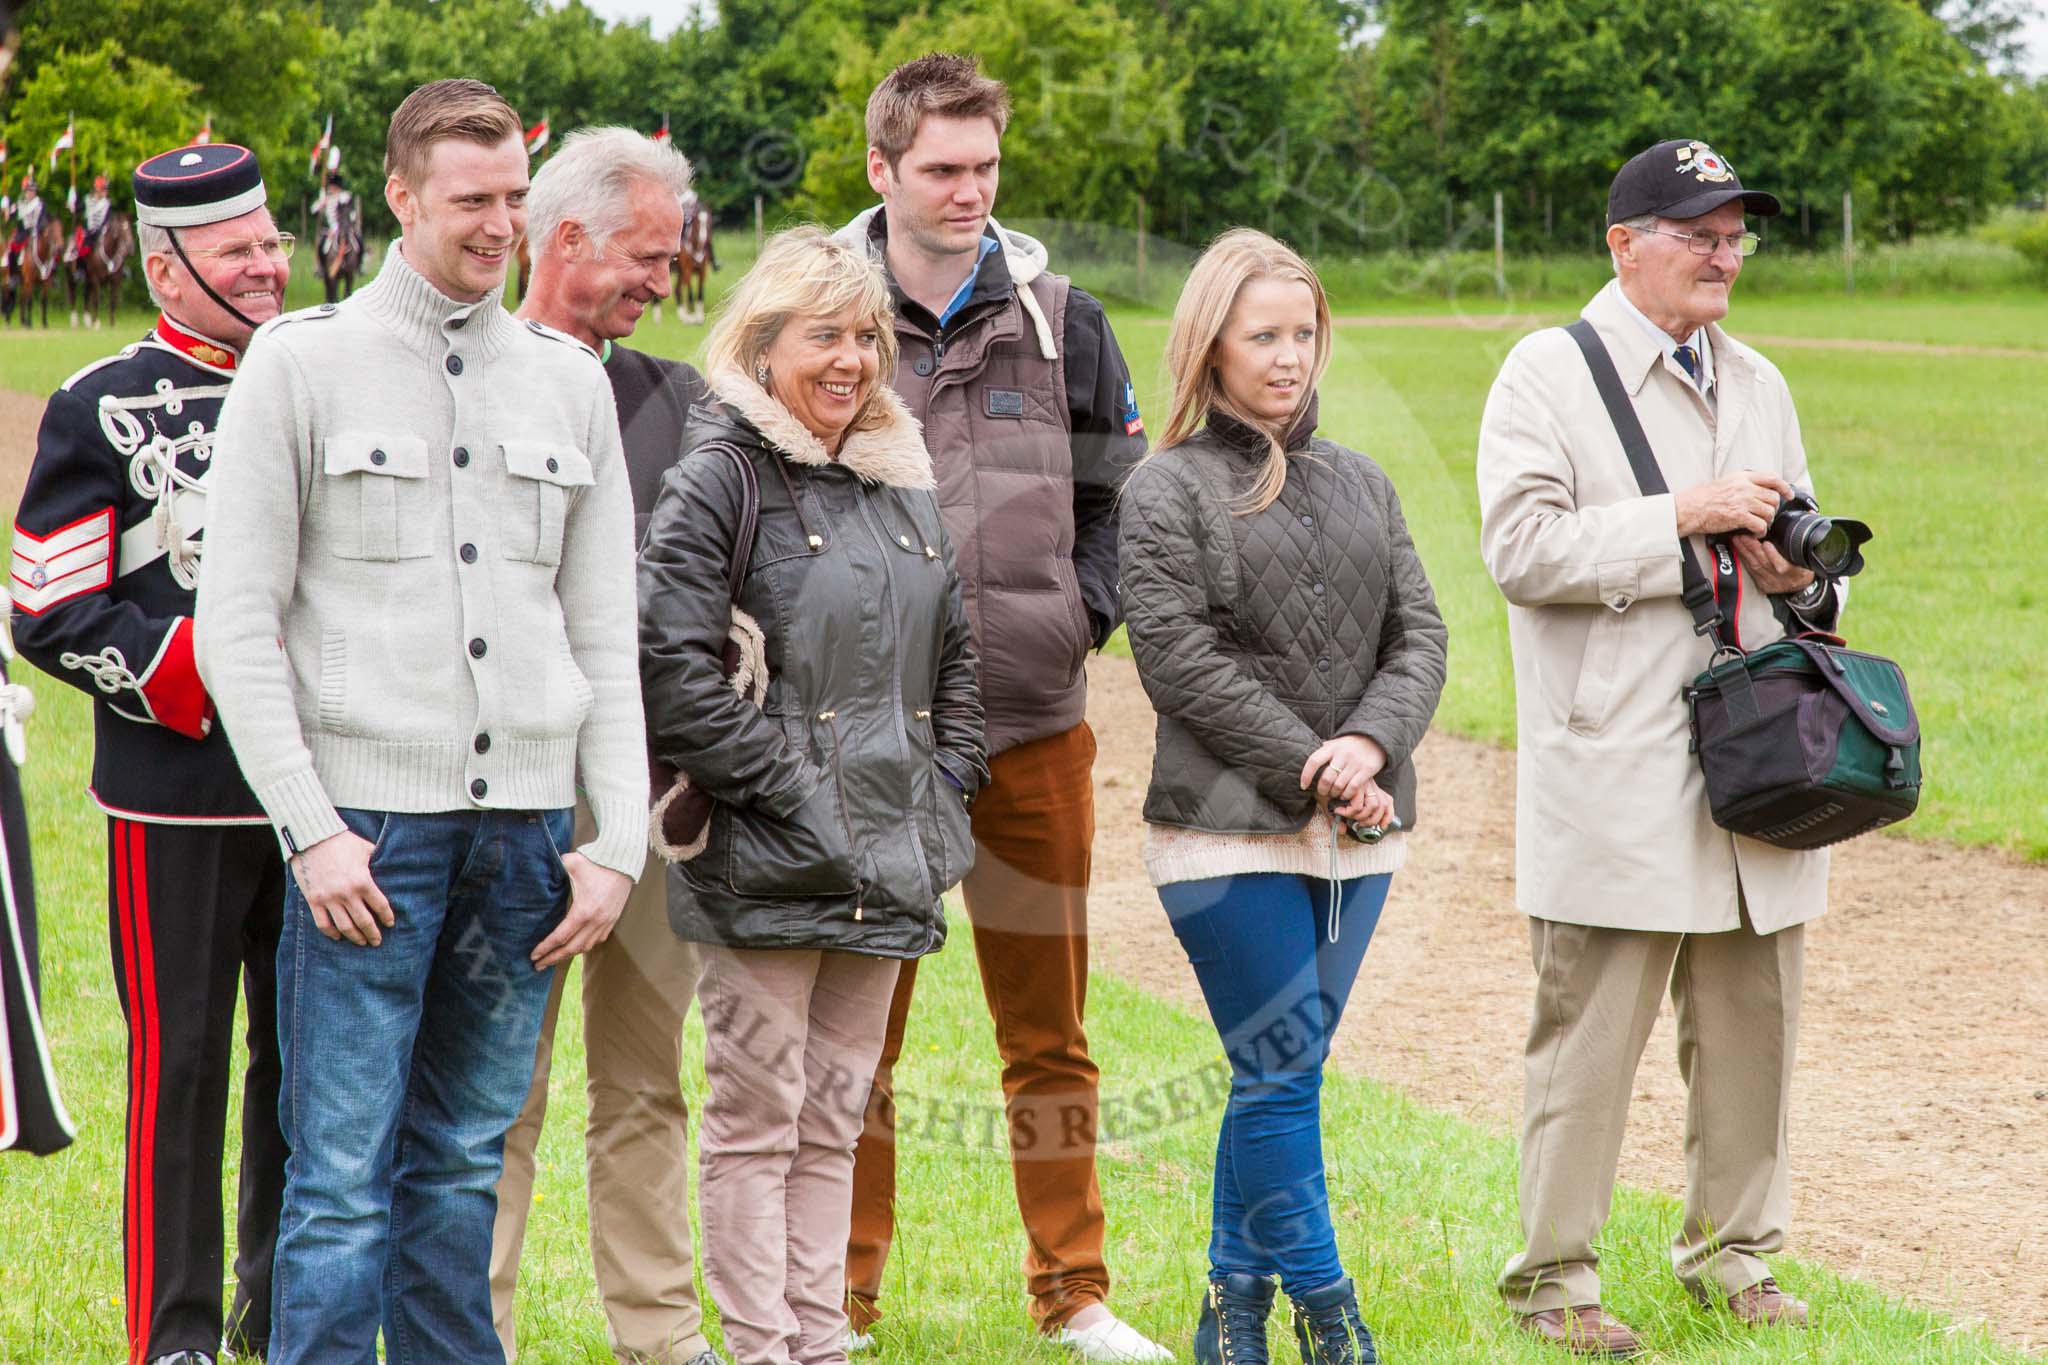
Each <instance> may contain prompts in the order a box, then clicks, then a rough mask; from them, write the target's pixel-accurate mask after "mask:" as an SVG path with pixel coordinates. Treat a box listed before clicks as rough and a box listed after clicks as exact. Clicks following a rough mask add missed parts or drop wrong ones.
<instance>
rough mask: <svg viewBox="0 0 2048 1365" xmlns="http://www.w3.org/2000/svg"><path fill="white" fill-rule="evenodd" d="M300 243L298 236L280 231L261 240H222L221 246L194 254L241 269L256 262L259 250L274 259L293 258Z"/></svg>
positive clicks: (284, 259)
mask: <svg viewBox="0 0 2048 1365" xmlns="http://www.w3.org/2000/svg"><path fill="white" fill-rule="evenodd" d="M298 244H299V239H298V238H296V237H294V236H292V235H291V234H290V233H289V232H280V233H278V234H277V236H275V237H266V238H265V239H264V240H262V241H260V242H222V243H221V244H220V245H219V246H210V247H208V248H206V250H204V251H195V252H193V253H192V254H193V255H194V256H205V257H208V258H210V259H212V260H216V261H219V262H220V263H221V264H222V265H225V266H231V267H233V268H235V269H241V268H243V267H245V266H250V265H254V264H255V263H256V253H257V252H258V251H261V252H262V253H263V254H264V255H266V256H268V257H269V258H270V259H271V260H273V261H288V260H290V259H291V258H292V248H294V247H296V246H297V245H298Z"/></svg>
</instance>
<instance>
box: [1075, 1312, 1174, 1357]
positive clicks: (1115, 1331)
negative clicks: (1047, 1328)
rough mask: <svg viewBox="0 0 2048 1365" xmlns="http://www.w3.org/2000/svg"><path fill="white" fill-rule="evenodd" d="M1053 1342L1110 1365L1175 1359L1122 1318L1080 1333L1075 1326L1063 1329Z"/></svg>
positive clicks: (1098, 1324)
mask: <svg viewBox="0 0 2048 1365" xmlns="http://www.w3.org/2000/svg"><path fill="white" fill-rule="evenodd" d="M1053 1340H1054V1341H1056V1342H1058V1343H1059V1344H1060V1345H1062V1346H1064V1347H1066V1348H1067V1349H1068V1350H1070V1351H1072V1352H1073V1353H1074V1354H1075V1355H1077V1356H1079V1357H1081V1359H1083V1360H1098V1361H1104V1362H1107V1365H1140V1363H1141V1362H1146V1361H1161V1360H1172V1359H1173V1352H1171V1351H1169V1350H1167V1349H1166V1348H1165V1347H1164V1346H1161V1345H1160V1344H1159V1343H1158V1342H1156V1341H1150V1340H1148V1339H1146V1337H1145V1335H1144V1333H1142V1332H1140V1331H1138V1329H1137V1328H1135V1327H1133V1326H1131V1325H1130V1324H1129V1323H1127V1322H1125V1321H1124V1320H1123V1319H1122V1318H1114V1317H1112V1318H1106V1319H1104V1320H1103V1321H1101V1322H1098V1323H1096V1324H1095V1325H1094V1326H1093V1327H1084V1328H1082V1329H1081V1330H1080V1331H1078V1332H1077V1331H1075V1330H1074V1329H1073V1328H1071V1327H1062V1328H1060V1330H1059V1331H1058V1332H1056V1333H1054V1334H1053Z"/></svg>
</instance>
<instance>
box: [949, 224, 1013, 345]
mask: <svg viewBox="0 0 2048 1365" xmlns="http://www.w3.org/2000/svg"><path fill="white" fill-rule="evenodd" d="M1000 245H1002V244H1001V243H1000V242H998V241H996V239H995V238H993V237H988V236H984V237H983V238H982V239H981V251H980V253H979V254H978V255H976V256H975V258H974V268H973V269H972V270H969V271H968V272H967V278H966V279H964V280H962V281H960V287H959V288H958V289H957V290H955V291H954V292H953V299H952V301H951V302H950V303H948V304H947V305H946V308H945V311H944V312H942V313H940V314H939V326H941V327H944V326H945V325H946V323H947V321H948V320H950V319H951V318H952V316H953V314H955V313H957V312H959V311H960V310H961V309H962V308H965V307H966V306H967V300H968V299H970V298H972V297H973V296H974V282H975V281H976V280H978V279H980V278H981V263H982V262H983V261H985V260H987V259H988V253H989V252H991V251H994V250H995V249H996V248H997V247H998V246H1000Z"/></svg>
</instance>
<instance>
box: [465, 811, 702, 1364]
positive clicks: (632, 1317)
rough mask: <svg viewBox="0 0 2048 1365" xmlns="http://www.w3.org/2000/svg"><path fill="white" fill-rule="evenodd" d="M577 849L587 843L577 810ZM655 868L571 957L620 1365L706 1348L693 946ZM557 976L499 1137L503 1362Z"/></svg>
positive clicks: (601, 1239)
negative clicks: (515, 1114)
mask: <svg viewBox="0 0 2048 1365" xmlns="http://www.w3.org/2000/svg"><path fill="white" fill-rule="evenodd" d="M576 814H577V836H576V837H577V841H578V842H579V843H581V842H583V841H584V840H585V839H587V838H588V837H589V835H590V820H589V812H588V811H587V810H585V809H584V808H583V807H582V806H581V805H580V804H579V805H578V807H577V812H576ZM667 886H668V876H667V867H666V865H665V864H663V863H662V862H661V860H660V859H658V858H652V857H650V858H649V859H648V860H647V866H646V868H645V869H644V870H643V871H642V872H641V874H640V880H639V882H638V883H637V884H636V885H635V886H634V888H633V893H632V895H631V896H630V897H628V898H627V901H626V908H625V911H624V912H623V913H622V914H621V915H620V916H619V922H618V924H617V925H616V926H615V927H614V928H613V930H612V934H611V937H610V938H608V939H606V940H605V941H604V942H603V943H601V944H599V945H598V946H597V947H595V948H593V949H591V950H590V952H588V953H586V954H584V956H583V1046H584V1053H585V1059H586V1067H587V1071H588V1077H589V1079H588V1083H587V1084H588V1093H589V1096H590V1121H589V1125H588V1127H586V1128H585V1130H584V1135H583V1151H584V1159H585V1163H586V1165H587V1167H588V1172H589V1182H590V1255H591V1261H592V1262H593V1264H594V1267H595V1269H596V1272H597V1288H598V1293H599V1295H600V1296H601V1297H602V1298H603V1300H604V1313H605V1336H606V1339H607V1340H608V1341H609V1342H610V1343H611V1348H612V1354H613V1356H614V1357H615V1358H616V1359H618V1360H619V1361H621V1362H623V1365H645V1363H648V1362H651V1363H652V1365H684V1362H687V1361H689V1360H692V1359H694V1358H695V1357H696V1356H698V1355H700V1354H701V1353H702V1352H704V1351H706V1350H708V1349H709V1343H707V1342H706V1341H705V1339H704V1328H703V1313H702V1311H701V1310H700V1309H699V1307H698V1302H697V1277H696V1265H695V1258H694V1256H693V1255H692V1249H691V1245H690V1203H689V1200H690V1175H689V1142H688V1131H689V1121H690V1112H689V1109H688V1107H687V1106H686V1105H685V1103H684V1101H683V1091H682V1083H681V1081H680V1079H679V1077H678V1072H679V1070H680V1068H681V1066H682V1034H683V1017H684V1016H685V1015H686V1014H688V1013H689V1009H690V998H691V996H692V995H693V994H694V993H695V991H696V986H697V972H698V961H697V949H696V945H695V944H691V943H684V942H682V941H681V940H679V939H678V938H676V936H675V935H674V934H673V933H671V932H670V931H669V927H668V900H667ZM568 975H569V974H568V972H567V970H566V969H565V970H563V971H559V972H556V973H555V987H554V992H553V993H552V994H551V995H550V996H549V997H548V1010H547V1018H546V1022H545V1023H544V1024H543V1025H542V1027H541V1033H540V1051H539V1053H538V1054H537V1055H536V1057H535V1058H534V1068H533V1088H532V1089H531V1090H529V1091H528V1092H527V1096H526V1107H525V1108H524V1109H523V1110H521V1111H520V1114H519V1118H518V1119H517V1121H515V1122H514V1123H513V1125H512V1129H511V1131H510V1132H508V1133H506V1135H505V1173H504V1175H503V1176H502V1177H501V1178H500V1179H499V1181H498V1221H497V1226H496V1228H495V1229H494V1231H493V1236H492V1239H491V1313H492V1316H493V1317H494V1319H495V1320H496V1325H497V1329H498V1340H499V1341H500V1342H501V1343H503V1345H504V1348H505V1359H506V1360H507V1361H512V1360H516V1359H518V1350H517V1342H516V1341H515V1339H514V1335H513V1304H512V1292H513V1286H514V1284H515V1282H516V1281H517V1280H518V1278H519V1253H520V1249H521V1247H522V1245H523V1244H524V1242H525V1240H526V1219H527V1214H528V1212H529V1210H530V1209H531V1208H532V1205H533V1167H534V1148H535V1147H536V1146H537V1145H538V1143H539V1141H540V1129H541V1122H542V1120H543V1119H544V1118H545V1117H546V1115H547V1108H548V1073H549V1071H550V1069H551V1067H550V1060H551V1058H552V1056H553V1053H554V1038H555V1020H556V1017H557V1015H558V1014H559V1012H560V1010H561V1007H562V983H563V982H564V981H566V980H567V979H568Z"/></svg>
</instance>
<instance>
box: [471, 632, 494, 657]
mask: <svg viewBox="0 0 2048 1365" xmlns="http://www.w3.org/2000/svg"><path fill="white" fill-rule="evenodd" d="M490 648H491V647H490V646H489V645H487V644H485V643H484V637H483V636H481V635H479V636H477V637H476V638H475V639H474V640H471V641H470V642H469V657H470V658H472V659H481V658H483V657H484V655H485V654H486V653H488V652H489V651H490Z"/></svg>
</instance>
